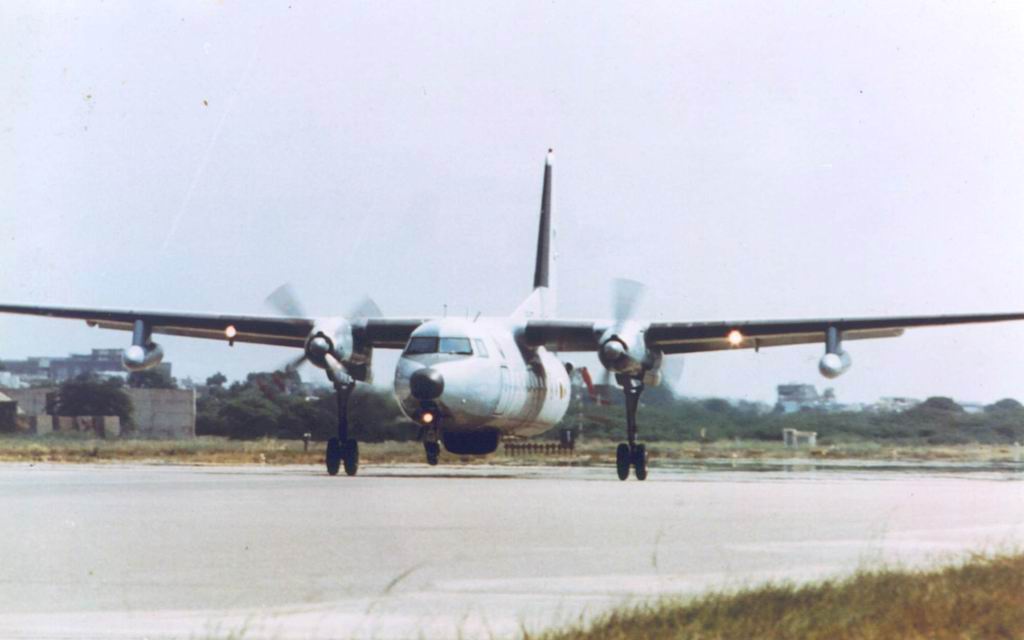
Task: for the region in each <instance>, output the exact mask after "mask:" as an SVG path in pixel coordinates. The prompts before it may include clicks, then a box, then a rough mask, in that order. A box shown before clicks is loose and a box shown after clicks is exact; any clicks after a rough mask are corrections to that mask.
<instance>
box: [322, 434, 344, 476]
mask: <svg viewBox="0 0 1024 640" xmlns="http://www.w3.org/2000/svg"><path fill="white" fill-rule="evenodd" d="M324 461H325V462H326V463H327V473H328V474H330V475H332V476H336V475H338V469H340V468H341V444H340V443H339V442H338V439H337V438H331V439H330V440H328V441H327V453H326V454H324Z"/></svg>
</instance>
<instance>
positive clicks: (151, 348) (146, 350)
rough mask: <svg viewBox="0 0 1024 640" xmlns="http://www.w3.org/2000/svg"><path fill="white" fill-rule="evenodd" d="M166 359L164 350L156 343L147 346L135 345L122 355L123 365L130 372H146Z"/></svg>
mask: <svg viewBox="0 0 1024 640" xmlns="http://www.w3.org/2000/svg"><path fill="white" fill-rule="evenodd" d="M163 359H164V348H163V347H161V346H160V345H158V344H157V343H155V342H150V343H149V344H147V345H146V346H144V347H143V346H141V345H137V344H133V345H132V346H130V347H128V348H127V349H125V350H124V353H122V354H121V364H123V365H124V368H125V369H127V370H129V371H145V370H146V369H152V368H153V367H155V366H156V365H158V364H160V363H161V362H162V361H163Z"/></svg>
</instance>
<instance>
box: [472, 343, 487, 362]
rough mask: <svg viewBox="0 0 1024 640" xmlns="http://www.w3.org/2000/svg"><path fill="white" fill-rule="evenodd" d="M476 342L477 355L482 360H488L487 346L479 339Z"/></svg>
mask: <svg viewBox="0 0 1024 640" xmlns="http://www.w3.org/2000/svg"><path fill="white" fill-rule="evenodd" d="M474 342H475V343H476V355H478V356H480V357H481V358H486V357H487V346H486V345H485V344H484V341H483V340H481V339H480V338H477V339H476V340H474Z"/></svg>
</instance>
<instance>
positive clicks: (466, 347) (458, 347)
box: [438, 338, 473, 356]
mask: <svg viewBox="0 0 1024 640" xmlns="http://www.w3.org/2000/svg"><path fill="white" fill-rule="evenodd" d="M438 351H439V352H441V353H454V354H458V355H464V356H471V355H473V346H472V345H471V344H470V342H469V338H441V347H440V348H439V349H438Z"/></svg>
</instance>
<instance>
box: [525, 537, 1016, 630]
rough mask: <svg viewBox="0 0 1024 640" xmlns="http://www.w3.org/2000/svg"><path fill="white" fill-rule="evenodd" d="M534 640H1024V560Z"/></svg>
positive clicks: (668, 610)
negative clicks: (796, 639)
mask: <svg viewBox="0 0 1024 640" xmlns="http://www.w3.org/2000/svg"><path fill="white" fill-rule="evenodd" d="M525 637H526V638H528V639H530V640H626V639H627V638H630V639H632V638H679V639H683V638H688V639H697V638H699V639H701V640H711V639H719V638H720V639H727V638H728V639H732V638H736V639H746V638H764V639H775V638H777V639H782V638H802V639H803V638H806V639H822V640H824V639H830V640H833V639H844V638H857V639H863V640H875V639H877V640H883V639H885V640H889V639H892V638H902V639H919V638H920V639H924V638H929V639H932V638H935V639H942V638H950V639H952V638H960V639H962V638H986V639H988V638H1024V555H1004V556H996V557H976V558H972V559H971V560H969V561H968V562H966V563H964V564H961V565H958V566H952V567H947V568H942V569H933V570H927V571H897V570H884V571H873V572H863V573H860V574H857V575H855V576H853V577H852V578H849V579H846V580H842V581H835V582H825V583H821V584H817V585H811V586H802V587H797V586H786V585H777V586H767V587H762V588H757V589H751V590H746V591H740V592H737V593H717V594H710V595H705V596H701V597H699V598H697V599H696V600H692V601H671V600H665V601H660V602H657V603H654V604H650V605H645V606H640V607H637V608H635V609H631V610H623V611H618V612H614V613H611V614H609V615H607V616H605V617H604V618H602V619H599V620H598V621H596V622H595V623H593V624H591V625H588V626H585V627H579V628H572V629H565V630H559V631H548V632H543V633H540V634H539V635H531V634H526V636H525Z"/></svg>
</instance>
